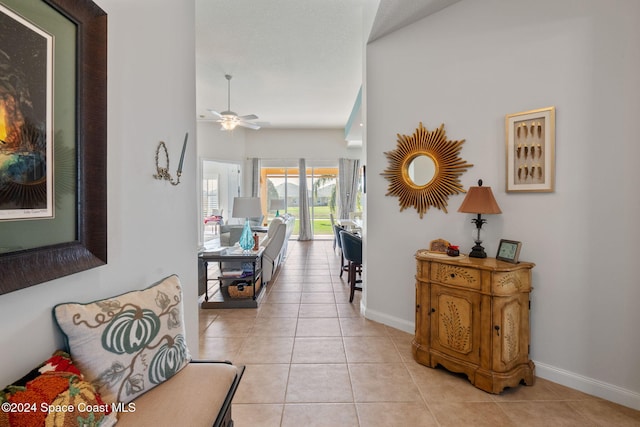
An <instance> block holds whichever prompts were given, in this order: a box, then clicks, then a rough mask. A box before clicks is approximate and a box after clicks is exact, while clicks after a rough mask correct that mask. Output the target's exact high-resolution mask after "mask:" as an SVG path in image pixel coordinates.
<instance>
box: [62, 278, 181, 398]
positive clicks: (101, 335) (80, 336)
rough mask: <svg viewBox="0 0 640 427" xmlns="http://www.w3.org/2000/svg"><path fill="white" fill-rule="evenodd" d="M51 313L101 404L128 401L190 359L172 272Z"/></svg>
mask: <svg viewBox="0 0 640 427" xmlns="http://www.w3.org/2000/svg"><path fill="white" fill-rule="evenodd" d="M53 312H54V315H55V318H56V321H57V323H58V326H60V329H62V332H63V333H64V334H65V337H66V340H67V345H68V348H69V351H70V353H71V355H72V356H73V359H74V361H75V362H76V364H77V365H78V367H79V368H80V370H81V371H82V372H83V373H84V374H85V377H86V378H87V380H89V381H91V382H92V383H93V384H94V385H95V387H96V389H97V390H98V392H100V394H101V395H102V397H103V399H104V400H105V401H107V402H111V403H128V402H130V401H132V400H133V399H135V398H136V397H137V396H139V395H141V394H143V393H144V392H146V391H148V390H150V389H152V388H153V387H155V386H156V385H158V384H161V383H162V382H163V381H165V380H167V379H168V378H171V377H172V376H173V375H175V374H176V373H177V372H178V371H180V370H181V369H182V368H183V367H185V366H186V364H187V363H189V361H191V355H190V353H189V350H188V348H187V344H186V340H185V331H184V316H183V307H182V287H181V285H180V280H179V279H178V276H175V275H173V276H169V277H167V278H165V279H163V280H162V281H160V282H159V283H156V284H154V285H153V286H151V287H149V288H147V289H144V290H140V291H133V292H128V293H126V294H123V295H119V296H115V297H113V298H109V299H105V300H101V301H95V302H92V303H89V304H80V303H66V304H59V305H57V306H55V307H54V309H53Z"/></svg>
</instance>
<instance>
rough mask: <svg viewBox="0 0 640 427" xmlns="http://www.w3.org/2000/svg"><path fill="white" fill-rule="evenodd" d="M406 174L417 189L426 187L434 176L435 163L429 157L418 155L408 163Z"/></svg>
mask: <svg viewBox="0 0 640 427" xmlns="http://www.w3.org/2000/svg"><path fill="white" fill-rule="evenodd" d="M407 174H408V175H409V178H410V179H411V182H413V184H414V185H417V186H419V187H422V186H424V185H427V184H428V183H430V182H431V180H432V179H433V177H434V176H435V174H436V162H434V161H433V159H432V158H431V156H427V155H425V154H420V155H418V156H416V157H414V158H413V160H411V162H409V165H408V166H407Z"/></svg>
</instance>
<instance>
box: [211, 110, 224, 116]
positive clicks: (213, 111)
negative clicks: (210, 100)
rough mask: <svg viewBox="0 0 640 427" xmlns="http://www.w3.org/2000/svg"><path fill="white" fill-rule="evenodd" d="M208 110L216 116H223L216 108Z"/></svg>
mask: <svg viewBox="0 0 640 427" xmlns="http://www.w3.org/2000/svg"><path fill="white" fill-rule="evenodd" d="M208 111H209V112H210V113H211V114H213V115H214V116H216V117H222V114H220V113H218V112H217V111H215V110H208Z"/></svg>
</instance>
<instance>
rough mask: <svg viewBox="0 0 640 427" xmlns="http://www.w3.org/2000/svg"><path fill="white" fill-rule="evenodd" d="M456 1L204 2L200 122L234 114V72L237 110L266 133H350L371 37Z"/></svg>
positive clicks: (199, 34) (199, 41) (200, 11)
mask: <svg viewBox="0 0 640 427" xmlns="http://www.w3.org/2000/svg"><path fill="white" fill-rule="evenodd" d="M456 1H459V0H259V1H257V0H196V110H197V114H198V120H215V117H214V116H213V115H212V114H211V113H210V112H209V111H208V110H209V109H213V110H216V111H223V110H226V109H227V107H228V99H227V80H226V79H225V74H230V75H232V76H233V78H232V80H231V105H230V107H231V110H233V111H235V112H236V113H238V114H239V115H247V114H255V115H257V116H258V117H259V119H258V120H257V121H258V122H266V123H264V127H270V128H312V129H318V128H340V129H342V128H345V126H346V125H347V122H349V118H350V116H351V114H352V110H354V105H355V104H356V98H357V96H358V92H359V90H360V86H361V84H362V53H363V49H364V41H365V39H366V40H368V41H372V40H375V39H376V38H379V37H381V36H383V35H386V34H388V33H390V32H392V31H394V30H396V29H398V28H401V27H403V26H405V25H408V24H409V23H412V22H414V21H417V20H419V19H421V18H423V17H424V16H427V15H429V14H432V13H435V12H437V11H438V10H441V9H442V8H444V7H446V6H448V5H450V4H452V3H455V2H456ZM374 14H375V15H374ZM363 16H371V17H372V21H373V22H369V23H363V21H364V19H363ZM373 16H375V19H373ZM365 27H366V28H365ZM365 34H366V36H365ZM356 121H358V120H357V119H356ZM354 124H356V125H357V124H359V123H354Z"/></svg>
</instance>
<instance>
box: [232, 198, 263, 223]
mask: <svg viewBox="0 0 640 427" xmlns="http://www.w3.org/2000/svg"><path fill="white" fill-rule="evenodd" d="M261 215H262V206H261V203H260V197H234V199H233V212H232V213H231V216H232V217H234V218H255V217H259V216H261Z"/></svg>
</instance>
